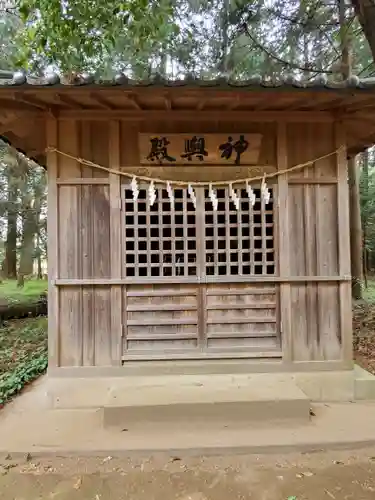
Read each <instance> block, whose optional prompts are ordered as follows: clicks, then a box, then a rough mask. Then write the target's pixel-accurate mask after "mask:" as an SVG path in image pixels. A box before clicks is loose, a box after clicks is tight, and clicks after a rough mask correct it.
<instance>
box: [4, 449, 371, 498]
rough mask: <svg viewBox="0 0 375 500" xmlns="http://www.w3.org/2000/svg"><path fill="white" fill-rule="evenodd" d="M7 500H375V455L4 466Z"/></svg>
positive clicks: (28, 459) (48, 461) (27, 460)
mask: <svg viewBox="0 0 375 500" xmlns="http://www.w3.org/2000/svg"><path fill="white" fill-rule="evenodd" d="M0 463H1V467H0V471H1V472H0V498H1V499H2V500H11V499H12V500H36V499H56V500H67V499H69V500H120V499H121V500H128V499H129V500H130V499H131V500H248V499H252V500H325V499H327V500H331V499H333V500H335V499H337V500H351V499H353V500H370V499H371V500H374V498H375V448H369V449H364V450H360V451H350V452H348V451H335V452H319V451H317V452H316V453H312V454H311V453H310V454H286V455H283V456H280V455H262V456H256V455H250V456H225V457H206V458H204V457H202V458H198V457H190V458H189V457H173V458H170V457H167V456H155V457H150V458H136V459H132V460H130V459H125V458H114V457H97V458H94V457H81V458H78V457H76V458H64V457H61V458H59V457H57V458H56V457H55V458H33V457H32V456H25V457H10V456H8V457H1V458H0Z"/></svg>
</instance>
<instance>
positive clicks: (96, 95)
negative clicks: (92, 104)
mask: <svg viewBox="0 0 375 500" xmlns="http://www.w3.org/2000/svg"><path fill="white" fill-rule="evenodd" d="M90 97H91V98H92V99H94V100H95V101H96V102H97V103H98V104H99V105H100V107H102V108H104V109H114V105H113V104H112V103H110V102H109V101H108V100H107V99H106V98H105V97H103V96H102V94H101V93H100V92H91V94H90Z"/></svg>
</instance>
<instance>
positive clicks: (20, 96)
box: [13, 92, 53, 111]
mask: <svg viewBox="0 0 375 500" xmlns="http://www.w3.org/2000/svg"><path fill="white" fill-rule="evenodd" d="M13 98H14V100H15V101H17V102H22V103H24V104H27V105H28V106H32V107H33V108H35V109H39V110H40V111H49V110H50V109H51V108H52V107H53V106H51V105H49V104H47V103H45V102H43V101H41V100H40V99H38V98H37V97H34V96H31V95H27V94H25V93H20V92H15V93H14V95H13Z"/></svg>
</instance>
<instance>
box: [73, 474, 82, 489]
mask: <svg viewBox="0 0 375 500" xmlns="http://www.w3.org/2000/svg"><path fill="white" fill-rule="evenodd" d="M81 484H82V478H81V477H79V478H78V479H77V481H76V483H75V484H74V486H73V488H74V489H75V490H79V489H80V487H81Z"/></svg>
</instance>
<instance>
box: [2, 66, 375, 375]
mask: <svg viewBox="0 0 375 500" xmlns="http://www.w3.org/2000/svg"><path fill="white" fill-rule="evenodd" d="M1 83H2V85H1V86H0V101H1V113H0V121H1V130H0V133H1V134H2V135H3V136H4V137H6V138H7V139H8V140H9V141H10V143H11V144H12V145H13V146H15V147H16V148H19V149H21V150H22V151H24V152H25V154H27V155H28V156H30V157H35V158H37V160H38V161H40V162H41V163H42V164H45V165H46V168H47V171H48V266H49V267H48V278H49V295H48V300H49V303H48V308H49V326H48V328H49V367H50V372H51V373H53V374H58V373H59V372H60V371H61V372H63V371H64V370H65V372H66V370H68V369H70V368H74V370H73V371H71V373H73V372H74V373H76V374H79V375H83V374H84V373H85V370H87V368H88V367H94V370H93V368H91V369H90V372H91V373H92V372H94V373H95V370H97V371H96V373H97V374H104V373H105V374H111V373H112V372H113V373H114V372H115V371H119V370H120V369H122V367H123V366H124V365H125V366H126V365H127V364H129V363H133V364H134V362H137V363H145V364H149V363H154V362H156V361H157V362H159V365H160V362H162V363H165V364H168V363H171V362H173V363H174V364H175V363H179V362H182V361H184V362H185V366H186V363H187V362H188V363H189V362H191V363H192V364H194V362H196V361H197V360H198V361H200V362H202V360H204V362H205V363H212V362H213V361H214V360H215V362H216V363H217V362H221V361H222V360H223V362H228V360H237V362H240V361H238V360H241V362H242V363H246V364H247V365H248V366H249V369H251V370H253V371H254V370H255V371H256V370H259V371H267V370H272V371H275V370H276V371H278V370H280V371H281V370H288V371H293V370H297V371H298V370H300V369H303V370H307V371H309V370H312V371H313V370H342V369H351V368H352V366H353V364H352V318H351V276H350V249H349V211H348V194H349V190H348V174H347V158H348V156H350V155H355V154H357V153H359V152H360V151H362V150H364V149H365V148H366V147H368V146H370V145H372V144H373V143H374V142H375V114H374V110H375V80H368V79H367V80H359V79H357V78H351V79H350V80H348V81H345V82H340V83H327V81H325V80H324V79H322V78H318V79H316V80H313V81H312V80H310V81H308V82H301V81H297V80H295V79H294V78H292V77H289V78H285V79H283V80H279V81H271V80H267V79H265V80H263V79H261V78H258V77H254V78H253V79H251V80H249V81H240V82H238V81H226V80H217V81H203V80H202V81H197V80H191V79H189V78H187V79H185V80H181V81H163V80H161V79H155V80H154V81H148V82H133V81H129V80H128V79H127V78H126V77H125V76H121V75H120V76H119V77H117V78H116V79H114V80H113V81H110V82H108V81H94V80H93V79H92V78H91V77H89V76H82V77H77V78H76V80H74V81H71V80H70V81H68V82H64V81H62V80H61V79H59V78H58V77H57V76H56V75H48V76H46V77H45V78H31V77H27V78H26V77H25V75H23V74H15V75H14V76H11V77H9V75H8V77H7V75H5V76H4V75H3V79H2V80H1ZM292 167H293V168H292ZM291 168H292V169H291ZM289 169H291V170H290V171H288V172H286V171H287V170H289ZM119 173H120V174H121V175H119ZM264 176H265V177H264ZM254 178H255V179H254ZM153 179H154V181H153ZM253 179H254V180H253ZM68 371H69V370H68Z"/></svg>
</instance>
